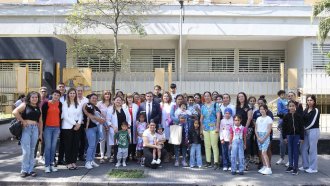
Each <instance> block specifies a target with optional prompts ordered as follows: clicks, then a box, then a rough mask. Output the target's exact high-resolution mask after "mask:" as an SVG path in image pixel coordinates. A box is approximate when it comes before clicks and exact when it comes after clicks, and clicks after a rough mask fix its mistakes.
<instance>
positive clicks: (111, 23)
mask: <svg viewBox="0 0 330 186" xmlns="http://www.w3.org/2000/svg"><path fill="white" fill-rule="evenodd" d="M151 5H152V4H151V2H150V1H147V0H85V2H84V3H77V4H75V5H74V6H73V9H72V11H71V12H70V15H69V16H68V18H67V28H68V30H70V31H71V33H72V34H73V35H75V38H78V36H79V35H80V34H84V33H87V34H91V32H92V34H98V33H97V30H104V29H105V30H108V31H109V34H113V45H114V52H111V53H109V54H104V52H101V48H100V46H101V45H98V44H99V43H102V41H99V42H98V44H97V45H95V44H94V45H93V44H89V43H88V42H84V41H82V40H80V41H79V40H77V39H75V44H74V45H75V46H74V49H73V51H75V52H77V55H83V54H84V52H83V51H86V50H88V49H94V50H95V49H96V50H100V52H99V53H100V54H102V53H103V54H102V55H103V57H106V58H107V59H108V60H109V63H112V64H113V67H114V68H113V77H112V84H111V92H112V94H113V95H114V93H115V90H116V88H115V87H116V74H117V71H116V69H117V66H118V62H120V56H119V55H118V54H119V43H118V35H119V34H120V32H121V31H124V30H125V31H129V32H130V33H135V34H138V35H145V34H146V31H145V29H144V27H143V25H142V24H141V20H142V19H144V17H145V15H146V13H147V12H148V11H149V10H150V7H151Z"/></svg>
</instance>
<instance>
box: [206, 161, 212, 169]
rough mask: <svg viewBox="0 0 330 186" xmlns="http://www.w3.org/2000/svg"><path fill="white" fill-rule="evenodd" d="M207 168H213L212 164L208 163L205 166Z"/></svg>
mask: <svg viewBox="0 0 330 186" xmlns="http://www.w3.org/2000/svg"><path fill="white" fill-rule="evenodd" d="M205 167H206V168H212V167H213V166H212V164H211V163H210V162H206V165H205Z"/></svg>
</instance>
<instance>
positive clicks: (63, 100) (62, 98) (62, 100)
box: [60, 94, 66, 104]
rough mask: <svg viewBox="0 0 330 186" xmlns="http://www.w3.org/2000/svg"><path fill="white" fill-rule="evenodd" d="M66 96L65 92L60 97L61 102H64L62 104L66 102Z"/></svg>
mask: <svg viewBox="0 0 330 186" xmlns="http://www.w3.org/2000/svg"><path fill="white" fill-rule="evenodd" d="M65 96H66V94H64V95H63V96H61V97H60V102H61V103H62V104H64V103H65V100H66V99H65Z"/></svg>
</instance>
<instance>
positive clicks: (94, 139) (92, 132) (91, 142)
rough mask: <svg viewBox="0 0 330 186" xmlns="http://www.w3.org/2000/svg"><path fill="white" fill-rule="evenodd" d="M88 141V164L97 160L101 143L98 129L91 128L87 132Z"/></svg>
mask: <svg viewBox="0 0 330 186" xmlns="http://www.w3.org/2000/svg"><path fill="white" fill-rule="evenodd" d="M86 136H87V141H88V148H87V155H86V162H89V161H93V160H94V158H95V153H96V147H97V143H98V141H99V138H98V136H99V132H98V128H97V127H93V128H89V129H87V131H86Z"/></svg>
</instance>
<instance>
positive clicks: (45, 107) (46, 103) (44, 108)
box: [42, 101, 62, 128]
mask: <svg viewBox="0 0 330 186" xmlns="http://www.w3.org/2000/svg"><path fill="white" fill-rule="evenodd" d="M48 108H49V107H48V101H47V102H45V103H44V104H42V122H43V125H44V128H45V125H46V118H47V111H48ZM58 108H59V109H60V116H59V117H60V128H62V119H61V116H62V103H61V102H60V101H59V104H58Z"/></svg>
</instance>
